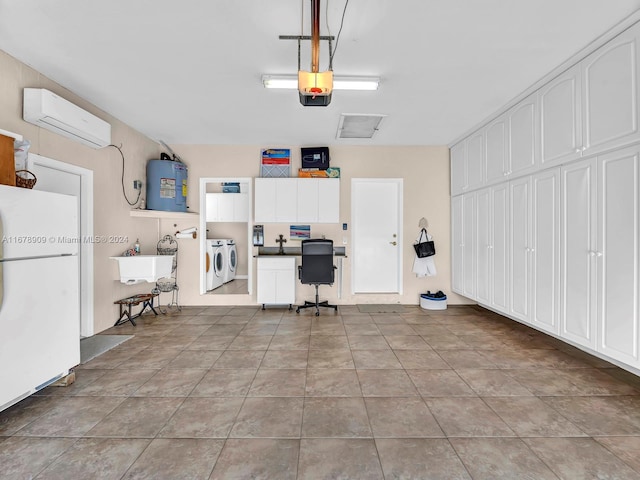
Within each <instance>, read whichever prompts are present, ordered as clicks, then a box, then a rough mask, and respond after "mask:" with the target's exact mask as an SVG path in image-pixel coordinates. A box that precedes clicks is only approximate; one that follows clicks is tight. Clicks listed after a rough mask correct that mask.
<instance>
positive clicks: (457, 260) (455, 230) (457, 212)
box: [451, 195, 464, 295]
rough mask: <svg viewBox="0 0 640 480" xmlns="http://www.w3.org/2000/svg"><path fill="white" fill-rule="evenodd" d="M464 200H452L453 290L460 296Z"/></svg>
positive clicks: (459, 196)
mask: <svg viewBox="0 0 640 480" xmlns="http://www.w3.org/2000/svg"><path fill="white" fill-rule="evenodd" d="M462 199H463V197H462V195H458V196H456V197H453V198H452V199H451V277H452V278H451V288H452V290H453V291H454V292H456V293H458V294H460V295H462V291H463V285H464V271H463V269H462V265H463V258H464V249H463V242H464V237H463V231H464V224H463V222H464V217H463V215H462V207H463V202H462Z"/></svg>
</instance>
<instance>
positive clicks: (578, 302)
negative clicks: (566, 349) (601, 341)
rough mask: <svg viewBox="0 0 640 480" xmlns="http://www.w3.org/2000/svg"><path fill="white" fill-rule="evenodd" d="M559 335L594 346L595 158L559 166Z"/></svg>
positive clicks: (586, 345) (587, 345)
mask: <svg viewBox="0 0 640 480" xmlns="http://www.w3.org/2000/svg"><path fill="white" fill-rule="evenodd" d="M561 175H562V184H561V198H562V213H561V215H562V223H561V224H562V233H561V236H560V258H561V308H562V310H561V315H560V320H561V327H560V336H562V337H564V338H566V339H567V340H571V341H572V342H575V343H578V344H580V345H583V346H585V347H590V348H595V346H596V341H595V333H596V329H595V320H596V316H595V314H596V308H595V299H596V290H595V286H596V282H595V271H594V269H595V265H596V262H595V256H594V255H593V252H594V250H595V248H594V247H595V233H596V230H595V227H596V211H595V207H596V172H595V160H583V161H579V162H576V163H572V164H570V165H568V166H566V167H563V168H562V172H561Z"/></svg>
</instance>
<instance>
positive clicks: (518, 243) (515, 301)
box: [509, 177, 531, 322]
mask: <svg viewBox="0 0 640 480" xmlns="http://www.w3.org/2000/svg"><path fill="white" fill-rule="evenodd" d="M529 189H530V178H529V177H525V178H522V179H519V180H514V181H512V182H511V184H510V193H509V197H510V198H509V200H510V208H511V212H510V213H511V215H510V218H509V223H510V225H511V230H510V242H509V252H510V259H509V260H510V261H509V265H510V270H509V278H510V279H511V299H510V300H511V301H510V313H511V315H513V316H514V317H516V318H518V319H519V320H522V321H525V322H529V250H530V248H529V232H530V223H531V222H530V216H531V215H530V211H529Z"/></svg>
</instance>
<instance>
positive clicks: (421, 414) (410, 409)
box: [365, 397, 444, 438]
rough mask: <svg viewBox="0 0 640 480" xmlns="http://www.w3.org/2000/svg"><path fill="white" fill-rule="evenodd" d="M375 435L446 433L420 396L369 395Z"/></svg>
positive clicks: (370, 416)
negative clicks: (384, 396) (374, 396)
mask: <svg viewBox="0 0 640 480" xmlns="http://www.w3.org/2000/svg"><path fill="white" fill-rule="evenodd" d="M365 402H366V405H367V412H368V414H369V420H370V422H371V428H372V429H373V435H374V436H375V437H378V438H380V437H382V438H385V437H386V438H409V437H442V436H444V434H443V433H442V430H441V429H440V427H439V426H438V424H437V422H436V421H435V419H434V418H433V415H431V412H430V411H429V408H427V405H426V404H425V403H424V401H423V400H422V399H421V398H419V397H409V398H404V397H390V398H366V399H365Z"/></svg>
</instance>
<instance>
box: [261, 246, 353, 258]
mask: <svg viewBox="0 0 640 480" xmlns="http://www.w3.org/2000/svg"><path fill="white" fill-rule="evenodd" d="M283 251H284V253H280V247H258V254H257V255H255V256H257V257H263V256H280V257H282V256H289V257H294V256H298V257H299V256H301V255H302V248H301V247H284V248H283ZM333 254H334V255H335V256H336V257H346V253H345V247H336V246H334V247H333Z"/></svg>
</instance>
